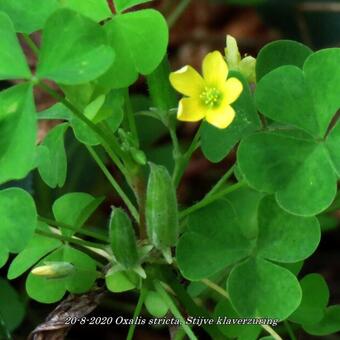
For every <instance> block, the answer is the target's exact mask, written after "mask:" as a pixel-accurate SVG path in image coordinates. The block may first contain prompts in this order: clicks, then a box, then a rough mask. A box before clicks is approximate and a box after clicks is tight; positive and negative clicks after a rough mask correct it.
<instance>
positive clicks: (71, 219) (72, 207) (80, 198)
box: [52, 192, 103, 236]
mask: <svg viewBox="0 0 340 340" xmlns="http://www.w3.org/2000/svg"><path fill="white" fill-rule="evenodd" d="M102 201H103V198H102V197H99V198H95V197H93V196H91V195H89V194H86V193H82V192H72V193H68V194H65V195H63V196H61V197H59V198H58V199H57V200H56V201H55V202H54V203H53V207H52V210H53V214H54V217H55V219H56V221H59V222H62V223H66V224H69V225H71V226H73V227H74V231H72V230H70V229H62V228H61V231H62V233H63V235H65V236H72V235H73V234H74V233H75V232H76V231H77V230H78V229H80V228H81V227H82V225H83V224H84V223H85V222H86V221H87V219H88V218H89V217H90V216H91V215H92V213H93V212H94V211H95V210H96V209H97V207H98V206H99V205H100V203H101V202H102Z"/></svg>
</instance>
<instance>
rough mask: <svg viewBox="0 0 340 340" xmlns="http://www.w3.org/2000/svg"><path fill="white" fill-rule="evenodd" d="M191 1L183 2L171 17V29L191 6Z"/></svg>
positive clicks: (169, 19)
mask: <svg viewBox="0 0 340 340" xmlns="http://www.w3.org/2000/svg"><path fill="white" fill-rule="evenodd" d="M189 4H190V0H181V1H180V3H179V4H178V6H177V7H176V8H175V10H174V11H173V12H172V13H171V15H169V17H168V19H167V21H168V25H169V27H170V28H171V27H172V26H173V25H174V24H175V23H176V21H177V20H178V19H179V17H180V16H181V15H182V13H183V12H184V11H185V10H186V8H187V7H188V6H189Z"/></svg>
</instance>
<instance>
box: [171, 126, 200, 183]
mask: <svg viewBox="0 0 340 340" xmlns="http://www.w3.org/2000/svg"><path fill="white" fill-rule="evenodd" d="M202 126H203V125H202V124H201V125H200V127H199V128H198V130H197V132H196V134H195V137H194V138H193V140H192V142H191V144H190V146H189V148H188V150H187V151H186V152H185V153H184V155H180V156H179V159H178V164H177V167H175V171H174V173H173V176H172V179H173V183H174V185H175V187H177V186H178V184H179V182H180V180H181V178H182V176H183V174H184V171H185V169H186V167H187V166H188V163H189V161H190V158H191V156H192V154H193V153H194V151H195V150H196V149H197V148H198V147H199V145H200V134H201V128H202ZM172 138H173V137H172ZM176 139H177V136H176ZM174 146H175V144H174Z"/></svg>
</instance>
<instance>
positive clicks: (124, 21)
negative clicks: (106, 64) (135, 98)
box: [99, 9, 168, 88]
mask: <svg viewBox="0 0 340 340" xmlns="http://www.w3.org/2000/svg"><path fill="white" fill-rule="evenodd" d="M104 28H105V30H106V32H107V35H108V39H109V42H110V45H111V47H112V48H113V49H114V51H115V52H116V58H115V61H114V63H113V65H112V66H111V68H110V69H109V71H108V72H107V73H106V74H105V75H104V76H103V77H101V78H100V80H99V82H100V84H101V85H102V86H104V87H106V88H124V87H128V86H129V85H131V84H133V83H134V82H135V81H136V80H137V77H138V73H141V74H143V75H147V74H150V73H151V72H152V71H153V70H155V69H156V67H157V66H158V65H159V64H160V63H161V61H162V59H163V57H164V56H165V53H166V48H167V45H168V27H167V24H166V22H165V19H164V17H163V16H162V15H161V14H160V13H159V12H157V11H155V10H153V9H147V10H142V11H136V12H130V13H126V14H121V15H115V16H114V17H113V18H112V20H111V21H109V22H108V23H107V24H106V25H105V26H104Z"/></svg>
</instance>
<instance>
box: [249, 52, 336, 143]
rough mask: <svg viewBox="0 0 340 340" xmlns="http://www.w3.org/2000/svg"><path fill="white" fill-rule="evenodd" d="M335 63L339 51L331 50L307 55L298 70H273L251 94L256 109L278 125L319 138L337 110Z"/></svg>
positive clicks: (322, 135) (294, 68)
mask: <svg viewBox="0 0 340 340" xmlns="http://www.w3.org/2000/svg"><path fill="white" fill-rule="evenodd" d="M339 61H340V49H338V48H334V49H327V50H322V51H319V52H316V53H314V54H312V55H310V56H309V57H308V58H307V60H306V61H305V63H304V66H303V69H302V70H301V69H300V68H298V67H295V66H282V67H279V68H278V69H275V70H274V71H272V72H270V73H269V74H267V75H266V76H265V77H263V78H262V79H261V81H260V82H259V83H258V86H257V89H256V93H255V97H256V104H257V107H258V109H259V110H260V111H261V113H263V114H264V115H265V116H267V117H269V118H271V119H273V120H275V121H277V122H279V123H285V124H288V125H293V126H295V127H297V128H300V129H303V130H305V131H306V132H308V133H310V134H311V135H313V136H314V137H315V138H323V137H324V135H325V133H326V131H327V129H328V126H329V123H330V121H331V119H332V117H333V116H334V114H335V112H336V111H337V109H338V108H339V107H340V99H339V96H338V88H337V85H338V84H339V81H340V70H339V67H338V64H339ZM277 89H280V91H277ZM268 98H270V100H268Z"/></svg>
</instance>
